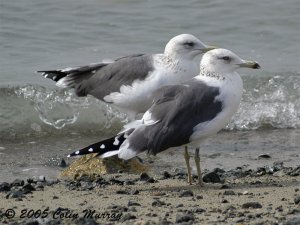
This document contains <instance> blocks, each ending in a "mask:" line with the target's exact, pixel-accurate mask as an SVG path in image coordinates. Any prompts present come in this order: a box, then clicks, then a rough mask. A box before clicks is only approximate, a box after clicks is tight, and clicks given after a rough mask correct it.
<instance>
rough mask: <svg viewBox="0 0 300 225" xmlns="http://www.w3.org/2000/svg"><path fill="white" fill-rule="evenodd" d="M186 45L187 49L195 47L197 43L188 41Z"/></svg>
mask: <svg viewBox="0 0 300 225" xmlns="http://www.w3.org/2000/svg"><path fill="white" fill-rule="evenodd" d="M184 45H185V46H187V47H193V46H194V45H195V43H194V42H192V41H188V42H185V43H184Z"/></svg>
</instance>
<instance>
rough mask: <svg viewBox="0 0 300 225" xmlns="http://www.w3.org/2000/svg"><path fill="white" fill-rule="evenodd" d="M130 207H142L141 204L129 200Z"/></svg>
mask: <svg viewBox="0 0 300 225" xmlns="http://www.w3.org/2000/svg"><path fill="white" fill-rule="evenodd" d="M127 205H128V206H141V204H140V203H138V202H135V201H133V200H129V201H128V203H127Z"/></svg>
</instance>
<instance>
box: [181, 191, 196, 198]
mask: <svg viewBox="0 0 300 225" xmlns="http://www.w3.org/2000/svg"><path fill="white" fill-rule="evenodd" d="M193 196H194V192H192V191H190V190H182V191H181V192H180V193H179V197H180V198H181V197H193Z"/></svg>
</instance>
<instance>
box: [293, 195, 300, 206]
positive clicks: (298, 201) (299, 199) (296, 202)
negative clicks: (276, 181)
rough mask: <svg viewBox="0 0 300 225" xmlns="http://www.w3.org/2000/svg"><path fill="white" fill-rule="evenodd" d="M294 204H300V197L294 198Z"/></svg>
mask: <svg viewBox="0 0 300 225" xmlns="http://www.w3.org/2000/svg"><path fill="white" fill-rule="evenodd" d="M294 203H295V204H296V205H297V204H299V203H300V196H298V197H296V198H294Z"/></svg>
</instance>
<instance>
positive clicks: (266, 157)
mask: <svg viewBox="0 0 300 225" xmlns="http://www.w3.org/2000/svg"><path fill="white" fill-rule="evenodd" d="M270 158H271V156H270V155H269V154H261V155H259V156H258V159H270Z"/></svg>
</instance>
